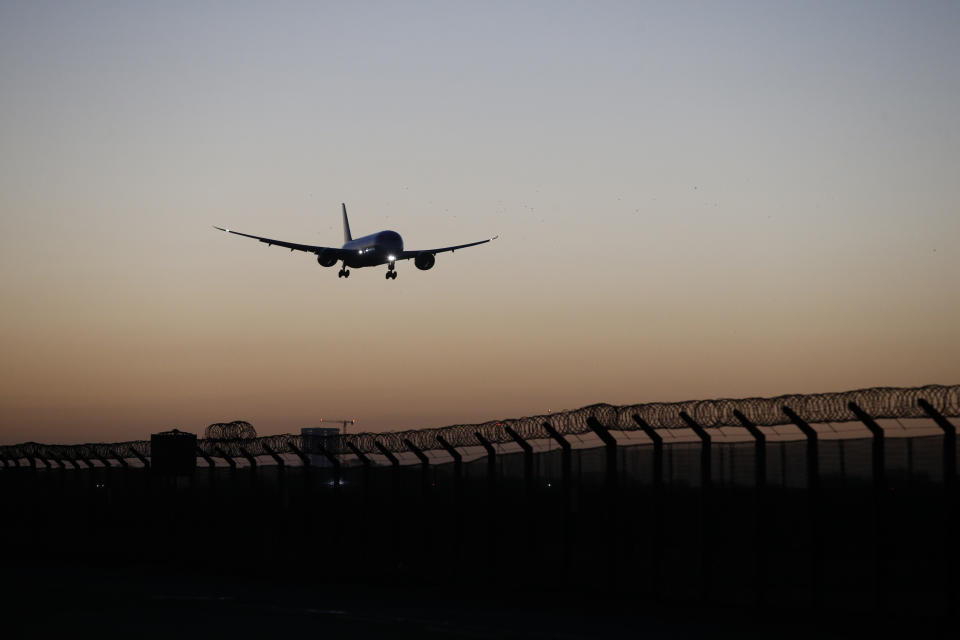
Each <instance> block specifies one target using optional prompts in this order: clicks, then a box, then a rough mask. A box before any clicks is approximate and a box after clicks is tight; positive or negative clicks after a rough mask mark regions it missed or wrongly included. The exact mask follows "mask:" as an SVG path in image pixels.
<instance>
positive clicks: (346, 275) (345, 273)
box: [337, 269, 350, 278]
mask: <svg viewBox="0 0 960 640" xmlns="http://www.w3.org/2000/svg"><path fill="white" fill-rule="evenodd" d="M337 277H338V278H349V277H350V269H340V271H338V272H337Z"/></svg>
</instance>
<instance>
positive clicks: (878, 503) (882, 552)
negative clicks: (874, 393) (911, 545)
mask: <svg viewBox="0 0 960 640" xmlns="http://www.w3.org/2000/svg"><path fill="white" fill-rule="evenodd" d="M847 406H848V407H849V408H850V411H852V412H853V413H854V415H856V416H857V419H858V420H860V422H862V423H863V424H864V425H866V427H867V429H869V430H870V433H872V434H873V456H872V457H873V498H874V509H875V511H874V514H875V515H874V517H875V521H874V525H875V527H876V528H875V536H876V538H875V545H876V546H875V552H876V567H877V569H876V571H877V580H876V597H877V609H878V610H879V611H884V610H885V609H886V606H887V589H888V584H887V583H888V575H887V557H886V556H887V536H888V533H887V532H888V524H887V518H888V517H889V514H888V513H887V495H886V494H887V483H886V477H885V473H884V471H885V470H884V463H885V461H884V438H883V428H882V427H881V426H880V425H879V424H877V421H876V420H874V419H873V418H872V417H871V416H870V415H868V414H867V413H866V412H865V411H864V410H863V409H861V408H860V407H859V406H858V405H857V403H855V402H852V401H851V402H848V403H847Z"/></svg>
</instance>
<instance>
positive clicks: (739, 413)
mask: <svg viewBox="0 0 960 640" xmlns="http://www.w3.org/2000/svg"><path fill="white" fill-rule="evenodd" d="M921 401H922V402H921ZM925 406H926V407H928V408H929V409H928V408H925ZM930 409H933V410H934V411H936V412H937V413H938V414H939V415H942V416H960V385H950V386H943V385H928V386H923V387H913V388H898V387H875V388H871V389H859V390H856V391H846V392H840V393H819V394H792V395H782V396H777V397H773V398H743V399H717V400H690V401H684V402H652V403H646V404H636V405H610V404H594V405H590V406H586V407H582V408H580V409H574V410H569V411H560V412H556V413H548V414H541V415H536V416H528V417H524V418H515V419H504V420H493V421H489V422H484V423H480V424H458V425H450V426H447V427H439V428H434V429H411V430H406V431H389V432H384V433H367V432H363V433H353V434H345V435H340V436H337V437H334V438H329V439H324V440H322V441H320V440H318V441H317V442H318V443H320V444H321V445H323V446H324V448H325V451H326V452H328V453H331V454H335V455H351V454H352V455H356V454H357V453H358V452H359V453H361V454H383V453H384V452H389V453H394V454H397V453H410V452H416V451H421V452H423V451H436V450H449V448H451V447H453V448H465V447H477V446H486V445H485V443H487V444H506V443H513V442H516V441H517V437H518V436H519V438H521V439H523V440H528V441H529V440H549V439H552V438H553V437H554V436H553V433H556V434H559V435H561V436H579V435H584V434H589V433H596V431H597V430H596V428H595V426H596V425H597V424H599V425H600V426H601V427H603V428H604V429H605V430H607V431H614V432H637V431H642V432H645V433H648V434H649V431H654V432H657V431H661V430H665V431H670V430H677V429H690V428H692V427H693V425H696V426H698V427H700V428H703V429H711V430H712V429H719V428H722V427H744V425H745V424H748V423H749V424H752V425H755V426H762V427H776V426H782V425H797V424H798V421H799V422H805V423H806V424H826V423H845V422H858V421H862V417H863V416H864V415H866V416H869V417H871V418H873V419H874V420H876V419H911V418H927V419H929V418H930V417H931V413H930ZM236 425H240V426H239V427H238V426H236ZM251 431H252V428H251V427H250V425H249V424H248V423H245V422H244V423H239V422H238V423H223V424H221V423H218V424H216V425H211V426H210V427H208V428H207V435H208V436H220V435H224V436H227V437H207V438H204V439H200V440H198V442H197V446H198V449H199V453H201V454H202V455H206V456H210V457H223V456H229V457H233V458H249V457H250V456H251V455H252V456H273V455H275V454H280V453H294V454H298V455H299V454H300V453H301V452H303V451H304V450H305V447H304V437H303V436H302V435H298V434H284V435H273V436H262V437H250V435H249V434H250V433H251ZM798 436H800V437H797V438H796V439H802V434H798ZM150 457H151V451H150V441H149V440H134V441H130V442H119V443H88V444H80V445H49V444H38V443H35V442H27V443H23V444H18V445H8V446H0V461H2V462H3V463H4V464H5V465H16V464H17V463H19V462H20V461H26V462H27V463H29V462H30V461H41V462H43V461H85V460H92V461H98V462H100V463H101V464H108V462H107V461H110V460H120V459H138V460H143V459H149V458H150Z"/></svg>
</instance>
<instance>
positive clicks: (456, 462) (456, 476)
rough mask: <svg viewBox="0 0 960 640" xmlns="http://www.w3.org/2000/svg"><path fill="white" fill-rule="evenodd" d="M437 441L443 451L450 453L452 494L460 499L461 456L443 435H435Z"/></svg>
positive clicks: (461, 481) (461, 478)
mask: <svg viewBox="0 0 960 640" xmlns="http://www.w3.org/2000/svg"><path fill="white" fill-rule="evenodd" d="M437 442H438V443H440V446H441V447H443V449H444V451H446V452H447V453H448V454H450V457H451V458H453V489H454V495H455V496H456V498H457V501H458V502H459V500H461V499H462V497H463V496H462V495H461V494H462V493H463V456H462V455H460V452H459V451H457V450H456V448H455V447H453V446H451V445H450V443H449V442H447V441H446V440H445V439H444V437H443V436H437Z"/></svg>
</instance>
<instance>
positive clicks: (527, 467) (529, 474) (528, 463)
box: [503, 425, 537, 577]
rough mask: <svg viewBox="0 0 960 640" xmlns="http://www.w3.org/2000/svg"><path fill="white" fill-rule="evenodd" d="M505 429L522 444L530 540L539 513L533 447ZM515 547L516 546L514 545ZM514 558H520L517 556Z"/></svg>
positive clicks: (524, 495) (525, 505) (535, 527)
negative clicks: (535, 503)
mask: <svg viewBox="0 0 960 640" xmlns="http://www.w3.org/2000/svg"><path fill="white" fill-rule="evenodd" d="M503 430H504V431H506V432H507V435H508V436H510V437H511V438H513V441H514V442H516V443H517V444H518V445H520V448H521V449H522V450H523V497H524V509H523V515H524V516H525V517H524V519H525V520H526V536H527V539H528V540H536V539H537V513H536V509H535V508H534V507H535V505H534V497H533V447H532V446H530V443H529V442H527V441H526V440H524V439H523V438H522V437H521V436H520V434H519V433H517V432H516V431H514V430H513V429H511V428H510V427H508V426H507V425H503ZM514 548H516V547H515V546H514ZM514 560H519V558H516V559H514ZM528 575H530V574H529V571H528V572H526V576H528ZM526 576H524V577H526Z"/></svg>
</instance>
